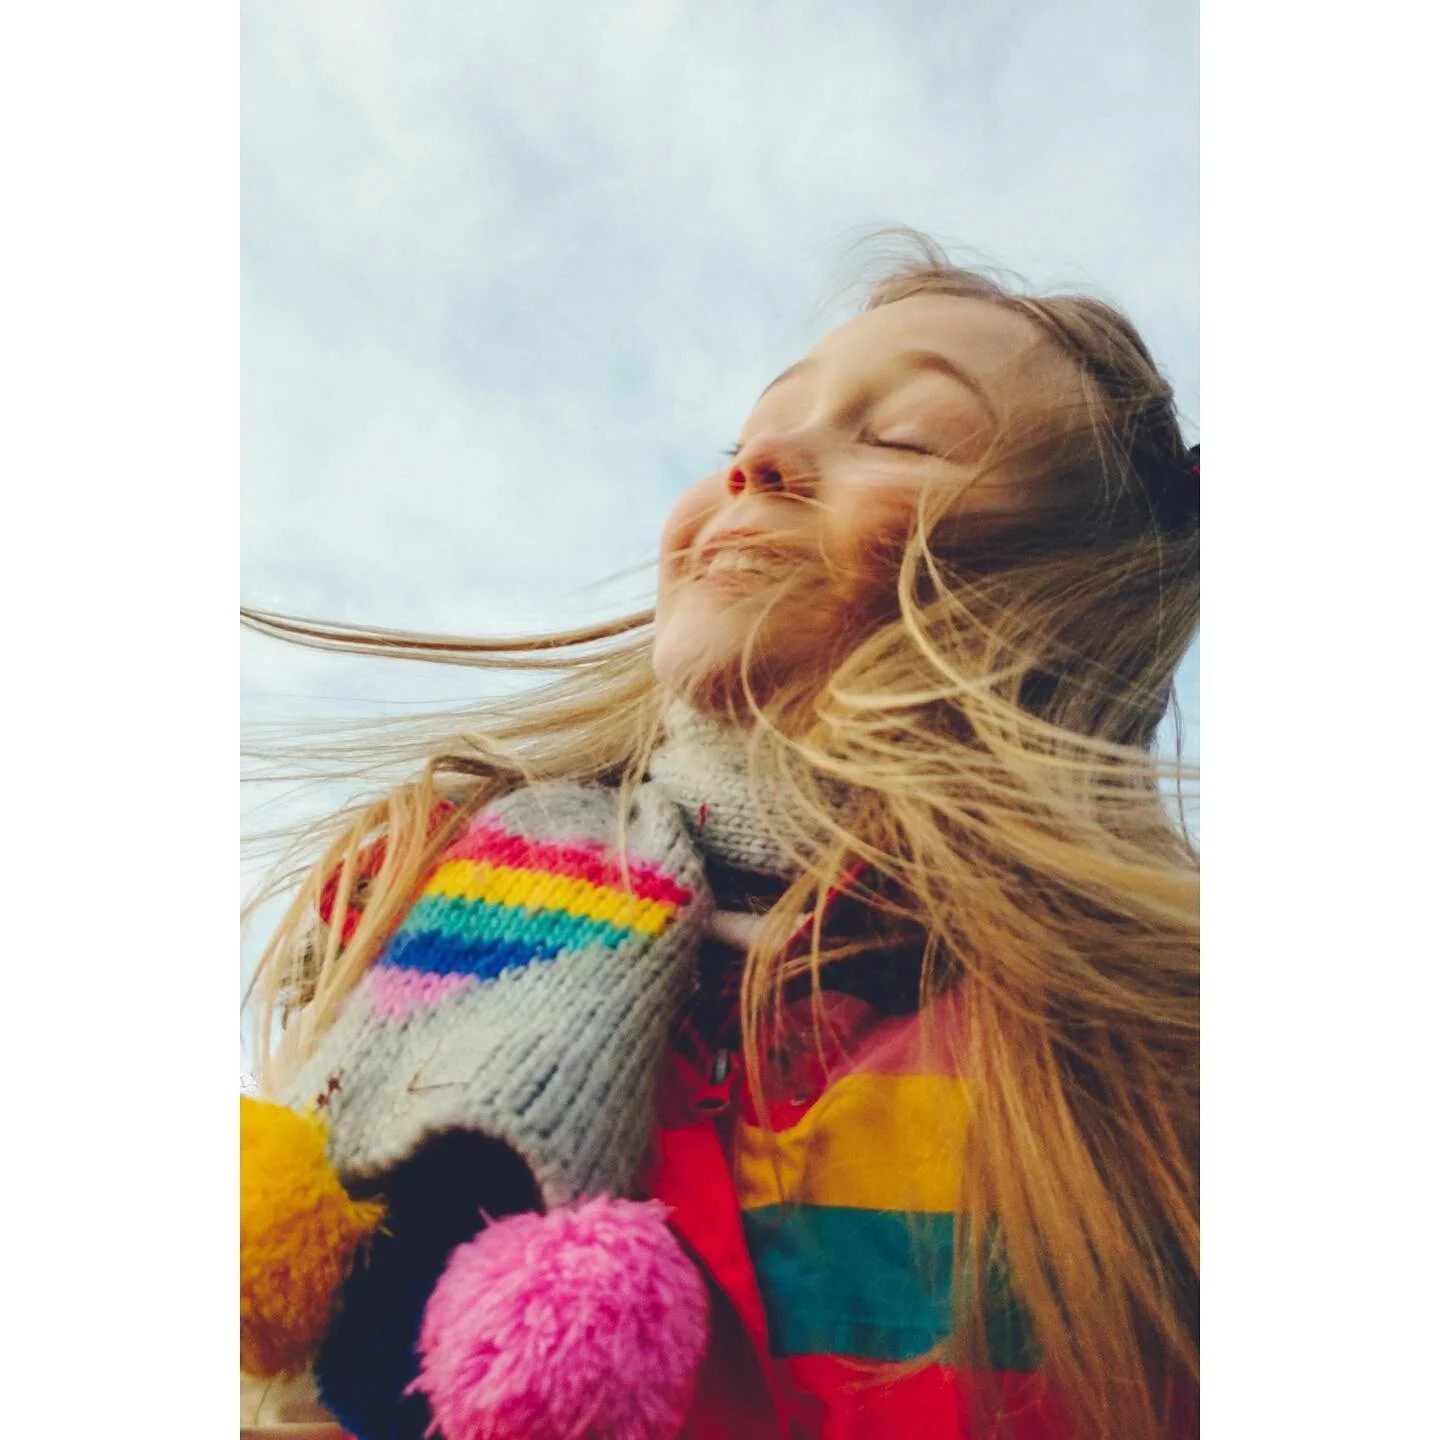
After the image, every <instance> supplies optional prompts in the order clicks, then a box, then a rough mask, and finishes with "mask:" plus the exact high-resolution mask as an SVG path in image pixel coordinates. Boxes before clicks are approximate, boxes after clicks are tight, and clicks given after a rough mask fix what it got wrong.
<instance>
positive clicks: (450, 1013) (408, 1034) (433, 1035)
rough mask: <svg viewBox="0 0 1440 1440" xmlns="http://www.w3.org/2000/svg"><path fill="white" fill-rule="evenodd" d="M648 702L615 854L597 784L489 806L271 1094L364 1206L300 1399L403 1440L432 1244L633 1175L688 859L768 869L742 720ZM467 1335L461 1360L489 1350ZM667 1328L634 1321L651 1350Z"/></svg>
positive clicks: (670, 1020)
mask: <svg viewBox="0 0 1440 1440" xmlns="http://www.w3.org/2000/svg"><path fill="white" fill-rule="evenodd" d="M667 719H668V738H667V741H666V744H665V745H664V746H663V747H662V749H661V751H660V752H659V753H658V754H657V757H656V760H655V763H654V765H653V766H652V773H651V777H650V778H649V780H647V782H646V783H645V784H644V785H643V786H642V787H641V788H640V790H639V793H638V795H637V796H636V798H635V800H634V802H633V804H632V808H631V810H630V813H629V814H628V815H627V816H626V817H624V818H625V825H624V827H623V828H624V845H625V850H624V854H623V856H622V855H621V854H619V853H617V851H616V850H615V848H614V846H615V842H616V841H617V839H619V832H620V828H621V827H620V825H619V821H620V819H621V816H620V815H619V812H618V806H619V796H618V794H617V792H615V791H613V790H610V789H606V788H603V787H600V786H596V785H584V784H578V783H551V784H545V785H539V786H534V787H531V788H529V789H526V790H523V791H519V792H517V793H515V794H513V795H510V796H507V797H505V798H503V799H501V800H500V801H498V802H496V803H495V804H493V805H491V806H489V807H488V808H487V809H486V810H484V811H483V812H482V813H481V814H480V815H478V816H477V817H476V818H475V819H474V820H473V821H472V822H471V823H470V825H469V826H468V828H467V829H466V830H465V832H464V833H463V834H462V835H460V836H459V838H458V839H456V840H455V841H454V842H452V843H451V844H450V845H449V846H448V847H447V849H446V850H445V851H444V853H443V854H442V855H441V857H440V859H439V861H438V863H437V865H436V867H435V868H434V870H433V871H432V873H431V874H430V875H429V877H428V878H427V880H426V882H425V884H424V886H423V888H422V890H421V893H420V894H419V895H418V897H417V899H416V901H415V902H414V904H413V905H412V906H411V908H410V909H409V911H408V912H407V913H406V914H405V916H404V918H403V920H402V921H401V923H400V925H399V927H398V928H397V930H396V931H395V932H394V934H393V935H392V936H391V938H390V940H389V942H388V943H387V944H386V946H385V948H384V949H383V950H382V952H381V954H380V955H379V957H378V958H377V960H376V962H375V963H374V965H373V966H372V967H371V968H370V970H369V971H368V972H367V974H366V975H365V977H364V978H363V980H362V981H361V983H360V984H359V985H358V986H357V987H356V988H355V990H354V991H353V992H351V994H350V995H349V996H348V997H347V998H346V999H345V1000H344V1001H343V1002H342V1004H341V1006H340V1009H339V1013H338V1014H337V1016H336V1019H335V1021H334V1023H333V1024H332V1025H331V1027H330V1028H329V1029H328V1031H327V1032H326V1034H325V1036H324V1037H323V1039H322V1041H321V1043H320V1046H319V1048H318V1050H317V1051H316V1053H315V1054H314V1055H313V1056H312V1057H311V1058H310V1059H309V1061H308V1062H307V1063H306V1064H305V1065H304V1066H303V1067H302V1068H301V1070H300V1072H299V1073H298V1074H297V1076H296V1077H295V1079H294V1081H293V1083H292V1084H291V1085H290V1086H289V1087H288V1091H287V1093H286V1094H285V1095H284V1096H283V1097H281V1098H283V1099H284V1101H285V1102H286V1103H287V1104H288V1105H290V1106H292V1107H293V1108H294V1109H296V1110H297V1111H301V1112H308V1111H313V1112H314V1113H316V1114H317V1115H321V1116H323V1118H324V1119H325V1121H326V1124H327V1127H328V1131H327V1154H328V1159H329V1162H330V1164H331V1166H332V1167H333V1169H334V1171H335V1173H336V1174H337V1175H338V1177H339V1179H340V1181H341V1182H343V1184H344V1185H345V1187H346V1189H347V1190H348V1191H349V1192H350V1193H351V1194H352V1195H354V1196H356V1197H362V1198H363V1197H377V1198H383V1200H384V1202H385V1206H386V1220H385V1224H384V1227H383V1228H382V1229H381V1230H380V1231H379V1233H378V1234H377V1235H375V1236H374V1238H373V1239H372V1240H371V1242H370V1243H369V1244H368V1246H367V1247H366V1249H365V1252H364V1254H363V1256H362V1258H361V1259H360V1260H359V1261H357V1263H356V1264H355V1265H354V1266H353V1268H352V1269H351V1271H350V1273H349V1275H348V1277H346V1278H345V1279H344V1283H343V1288H342V1291H341V1294H340V1296H339V1298H338V1303H337V1306H336V1310H335V1315H334V1318H333V1319H332V1321H331V1323H330V1325H329V1328H328V1329H327V1331H326V1333H325V1336H324V1340H323V1342H322V1343H321V1346H320V1349H319V1353H318V1355H317V1357H316V1361H315V1374H316V1379H317V1382H318V1385H319V1390H320V1395H321V1398H322V1400H323V1401H324V1403H325V1404H326V1405H327V1406H328V1407H329V1408H330V1410H331V1411H332V1412H333V1413H334V1414H335V1415H336V1417H337V1418H338V1419H339V1420H340V1422H341V1424H342V1425H344V1426H345V1427H346V1428H347V1429H348V1430H349V1431H351V1433H353V1434H355V1435H356V1436H358V1437H360V1440H420V1437H421V1435H422V1434H423V1433H424V1432H425V1431H426V1430H427V1428H428V1427H429V1425H430V1423H431V1419H432V1417H431V1415H430V1412H429V1407H428V1405H427V1403H426V1399H425V1398H424V1397H423V1396H422V1395H421V1394H420V1393H417V1391H416V1389H415V1388H414V1385H413V1382H414V1381H415V1378H416V1373H417V1366H418V1363H419V1362H418V1358H417V1354H416V1344H417V1342H418V1341H419V1339H420V1330H421V1323H422V1314H423V1312H424V1309H425V1307H426V1305H427V1303H428V1301H429V1299H430V1298H431V1297H432V1296H433V1295H434V1293H435V1287H436V1285H437V1284H438V1283H439V1280H440V1276H441V1273H442V1271H443V1270H444V1268H445V1266H446V1263H447V1259H448V1257H449V1256H451V1255H452V1254H453V1253H455V1252H456V1247H459V1246H464V1245H466V1244H467V1242H469V1241H471V1240H472V1238H473V1237H475V1236H476V1235H477V1233H480V1232H483V1231H484V1230H485V1227H487V1226H488V1225H490V1224H492V1222H499V1221H501V1220H502V1219H503V1218H504V1217H507V1216H523V1215H525V1214H526V1213H527V1212H531V1213H533V1212H536V1211H542V1210H543V1211H548V1212H550V1214H549V1216H547V1220H551V1221H557V1222H558V1221H561V1220H562V1219H563V1207H566V1206H569V1205H570V1204H572V1203H573V1202H576V1201H583V1200H585V1199H587V1198H589V1197H595V1196H602V1195H609V1196H614V1197H625V1196H632V1195H635V1194H636V1193H637V1190H638V1187H639V1177H640V1172H641V1169H642V1165H643V1162H644V1160H645V1158H646V1152H647V1150H648V1148H649V1145H650V1142H651V1138H652V1135H653V1130H654V1125H655V1119H656V1113H655V1112H656V1087H657V1079H658V1072H659V1068H660V1062H661V1059H662V1056H663V1053H664V1049H665V1046H666V1043H667V1041H668V1039H669V1037H670V1034H671V1032H672V1028H673V1026H674V1024H675V1022H676V1018H677V1016H678V1015H679V1013H680V1011H681V1008H682V1006H683V1005H684V1003H685V1001H686V1000H687V999H688V998H689V997H690V996H691V995H692V993H693V991H694V989H695V986H696V957H697V955H698V952H699V950H700V940H701V937H702V935H703V932H704V929H705V926H706V924H707V922H708V920H709V919H710V916H711V914H712V912H713V907H714V898H713V895H712V892H711V890H710V887H709V886H708V884H707V882H706V878H705V863H706V860H707V858H709V859H714V860H716V861H719V862H722V863H723V864H725V865H727V866H731V867H734V868H743V869H748V870H753V871H758V872H766V871H768V872H770V873H775V874H783V873H784V872H783V865H784V857H783V852H782V851H781V849H780V848H779V846H778V845H777V844H776V842H775V840H774V837H773V836H771V835H770V834H769V833H768V832H767V831H766V830H765V829H764V827H763V826H761V824H760V823H759V821H758V818H757V817H756V814H755V808H754V806H753V804H752V803H751V802H750V798H749V782H748V777H747V768H746V759H745V739H744V736H743V735H742V734H741V733H739V732H737V731H733V730H731V729H729V728H728V727H726V726H723V725H719V724H717V723H716V722H714V721H711V720H709V719H707V718H705V717H702V716H699V715H697V714H695V712H693V711H689V710H688V709H687V708H686V707H683V706H679V707H676V708H675V709H673V710H672V711H671V712H670V714H669V716H668V717H667ZM377 863H378V862H377ZM333 899H334V897H333V895H332V896H331V904H332V907H333ZM347 923H348V921H347ZM480 1243H481V1242H479V1241H477V1242H476V1244H477V1245H480ZM475 1253H476V1254H481V1253H484V1252H483V1246H481V1248H480V1249H478V1250H477V1251H476V1252H475ZM637 1253H638V1252H637ZM592 1269H593V1267H592ZM597 1273H598V1272H597ZM657 1273H663V1272H657ZM586 1274H587V1275H589V1276H590V1278H591V1279H593V1278H594V1276H593V1275H592V1274H591V1272H590V1271H587V1272H586ZM517 1283H522V1285H523V1284H528V1283H534V1277H528V1276H527V1277H517ZM671 1288H673V1287H671ZM570 1293H571V1302H570V1304H569V1305H568V1306H567V1305H566V1304H565V1303H564V1299H565V1295H566V1286H565V1285H564V1284H560V1285H559V1286H558V1288H557V1289H556V1291H555V1296H556V1308H555V1310H554V1316H555V1320H556V1323H557V1324H558V1323H562V1322H563V1323H565V1324H573V1323H576V1321H577V1317H578V1316H580V1315H582V1314H583V1313H587V1312H585V1311H584V1305H585V1304H587V1303H591V1302H592V1301H593V1300H594V1297H591V1300H590V1301H587V1300H585V1298H584V1296H583V1295H582V1293H581V1291H580V1290H579V1289H575V1290H572V1291H571V1292H570ZM635 1293H636V1294H637V1295H644V1294H646V1293H649V1292H648V1291H646V1290H645V1289H644V1288H643V1287H642V1289H641V1290H639V1291H637V1292H635ZM656 1293H657V1294H658V1293H659V1292H656ZM647 1303H648V1302H647ZM577 1306H579V1307H580V1308H579V1309H578V1310H577V1309H576V1307H577ZM442 1308H443V1307H442ZM572 1312H573V1313H572ZM527 1313H532V1312H527ZM532 1318H533V1313H532ZM647 1323H649V1322H647ZM582 1328H583V1327H582ZM682 1329H683V1325H682ZM517 1333H518V1332H517ZM557 1334H559V1332H557ZM472 1338H473V1340H474V1342H475V1343H476V1344H478V1345H479V1349H473V1347H472V1351H471V1352H470V1353H471V1354H472V1360H474V1363H476V1364H478V1363H479V1360H478V1359H474V1357H480V1358H481V1359H483V1357H484V1356H485V1355H486V1354H489V1353H490V1352H489V1351H488V1350H487V1349H486V1342H485V1336H484V1335H483V1334H480V1335H476V1336H474V1337H472ZM561 1339H563V1343H564V1344H565V1345H570V1344H573V1343H575V1341H576V1337H574V1336H570V1337H569V1338H565V1337H563V1336H562V1337H561ZM557 1343H560V1341H558V1340H557ZM667 1343H669V1342H666V1341H665V1340H664V1339H662V1338H661V1336H660V1332H659V1331H656V1332H655V1339H654V1341H653V1342H651V1348H654V1346H655V1345H660V1346H662V1347H663V1346H665V1345H666V1344H667ZM507 1348H508V1347H507ZM520 1348H521V1349H522V1350H524V1351H525V1353H527V1354H529V1353H530V1351H531V1350H533V1347H529V1348H527V1347H525V1346H521V1347H520ZM683 1348H684V1347H683V1346H681V1347H680V1348H679V1349H677V1350H676V1351H675V1353H676V1354H677V1355H678V1354H680V1352H681V1350H683ZM497 1353H498V1352H497ZM536 1353H538V1352H536ZM577 1353H579V1352H577ZM531 1358H532V1359H533V1355H532V1356H531ZM467 1363H469V1362H467ZM487 1363H489V1362H487ZM496 1363H502V1365H503V1366H507V1367H508V1366H511V1365H522V1364H523V1363H525V1362H524V1360H523V1359H522V1357H521V1356H520V1355H519V1354H518V1353H517V1354H516V1355H515V1356H513V1357H511V1358H506V1359H505V1360H503V1361H499V1360H497V1361H496ZM685 1368H686V1367H684V1366H681V1367H680V1369H678V1370H676V1373H675V1376H672V1377H671V1379H672V1380H673V1381H674V1385H678V1384H680V1380H679V1379H678V1378H677V1377H679V1376H680V1374H681V1371H683V1370H684V1369H685ZM547 1373H548V1372H547ZM667 1373H668V1372H667ZM632 1378H633V1377H632ZM547 1383H548V1381H547ZM667 1383H668V1382H667ZM674 1385H672V1389H673V1388H674ZM522 1393H523V1394H528V1395H531V1396H535V1395H541V1394H544V1393H547V1392H545V1391H544V1389H543V1387H542V1388H541V1389H539V1390H536V1389H534V1388H533V1387H532V1388H530V1389H528V1390H527V1389H524V1387H521V1388H520V1389H517V1390H516V1391H515V1394H516V1396H517V1397H518V1396H520V1395H521V1394H522ZM678 1397H679V1390H676V1391H675V1395H674V1396H672V1399H675V1400H678ZM452 1398H454V1397H452ZM457 1403H458V1401H457ZM476 1403H477V1404H478V1403H479V1401H478V1400H477V1401H476ZM547 1403H548V1402H547ZM657 1403H658V1402H657ZM667 1405H668V1402H667ZM667 1405H662V1406H661V1410H662V1411H664V1410H665V1409H666V1408H667ZM642 1408H643V1407H642ZM657 1413H660V1412H657ZM622 1428H623V1427H622ZM607 1433H608V1432H607ZM616 1433H617V1434H619V1433H621V1432H618V1431H617V1432H616ZM657 1433H658V1432H657Z"/></svg>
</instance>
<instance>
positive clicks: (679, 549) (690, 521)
mask: <svg viewBox="0 0 1440 1440" xmlns="http://www.w3.org/2000/svg"><path fill="white" fill-rule="evenodd" d="M723 498H724V482H723V480H722V479H721V478H720V477H719V476H718V475H712V476H708V477H707V478H706V479H704V480H701V481H698V482H697V483H696V484H694V485H692V486H691V487H690V488H689V489H688V490H686V491H685V492H684V494H682V495H681V496H680V498H679V499H678V500H677V501H676V502H675V504H674V505H673V506H671V508H670V513H669V515H667V516H666V517H665V524H664V526H663V528H662V529H661V531H660V575H659V582H658V587H657V594H656V605H655V618H656V624H657V626H658V625H659V624H661V623H663V621H664V619H665V618H666V617H667V616H668V614H669V612H670V610H671V609H672V600H673V596H674V592H675V587H676V582H677V580H678V579H679V577H680V575H681V574H682V573H683V572H684V570H685V567H686V561H687V559H688V553H689V549H690V546H691V545H692V544H694V542H695V539H696V537H697V536H698V535H699V534H700V532H701V530H702V529H703V528H704V526H705V522H706V521H707V520H708V519H709V518H710V517H711V516H712V515H713V514H714V513H715V509H716V506H717V505H718V504H719V503H720V501H721V500H722V499H723Z"/></svg>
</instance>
